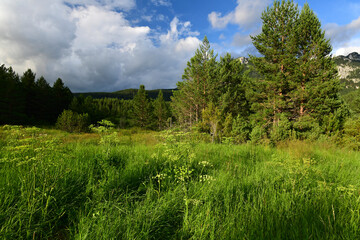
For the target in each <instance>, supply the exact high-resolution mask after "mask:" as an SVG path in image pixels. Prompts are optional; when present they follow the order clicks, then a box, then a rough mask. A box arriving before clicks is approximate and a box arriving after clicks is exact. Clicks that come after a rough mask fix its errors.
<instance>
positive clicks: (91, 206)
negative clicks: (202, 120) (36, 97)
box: [0, 126, 360, 239]
mask: <svg viewBox="0 0 360 240" xmlns="http://www.w3.org/2000/svg"><path fill="white" fill-rule="evenodd" d="M153 135H154V133H153V132H142V131H140V130H128V131H121V132H119V133H117V134H116V135H107V136H102V137H101V136H98V135H95V134H86V135H76V134H67V133H63V132H60V131H56V130H43V129H36V128H20V127H14V126H5V127H2V128H1V129H0V238H1V239H359V238H360V155H359V153H358V152H353V151H348V150H342V149H337V148H336V147H334V146H332V145H329V144H327V143H310V142H309V143H307V142H289V143H286V144H283V145H281V146H278V148H271V147H265V146H252V145H240V146H236V145H220V144H209V143H197V142H193V141H191V138H190V137H189V136H188V135H187V134H181V133H180V134H175V135H172V134H169V133H167V134H166V133H164V134H163V137H159V136H158V137H154V136H153ZM141 136H143V137H141ZM101 139H103V140H101ZM104 139H105V140H104Z"/></svg>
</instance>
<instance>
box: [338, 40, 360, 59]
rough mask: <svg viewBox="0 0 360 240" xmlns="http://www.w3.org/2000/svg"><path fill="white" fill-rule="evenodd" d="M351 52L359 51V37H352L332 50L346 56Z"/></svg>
mask: <svg viewBox="0 0 360 240" xmlns="http://www.w3.org/2000/svg"><path fill="white" fill-rule="evenodd" d="M352 52H358V53H360V38H353V39H351V40H349V42H347V43H345V44H343V46H341V47H338V48H336V49H335V51H334V55H335V56H338V55H343V56H347V55H348V54H349V53H352Z"/></svg>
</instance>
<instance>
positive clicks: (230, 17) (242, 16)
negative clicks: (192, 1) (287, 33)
mask: <svg viewBox="0 0 360 240" xmlns="http://www.w3.org/2000/svg"><path fill="white" fill-rule="evenodd" d="M269 3H270V1H269V0H237V4H238V5H237V6H236V8H235V10H233V11H231V12H230V13H228V14H226V15H224V16H222V14H221V13H219V12H211V13H210V14H209V15H208V19H209V21H210V23H211V26H212V27H213V28H225V27H226V26H227V25H228V24H230V23H231V24H237V25H239V26H240V27H241V28H244V29H252V28H254V27H257V25H258V24H259V23H260V21H261V19H260V16H261V13H262V12H263V11H264V10H265V8H266V7H267V6H268V5H269Z"/></svg>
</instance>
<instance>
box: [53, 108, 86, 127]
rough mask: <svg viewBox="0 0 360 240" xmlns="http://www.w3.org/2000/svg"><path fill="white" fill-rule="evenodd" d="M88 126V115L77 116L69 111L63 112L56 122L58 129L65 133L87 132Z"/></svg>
mask: <svg viewBox="0 0 360 240" xmlns="http://www.w3.org/2000/svg"><path fill="white" fill-rule="evenodd" d="M88 126H89V115H88V114H87V113H84V114H78V113H76V112H73V111H71V110H64V111H63V112H62V113H61V114H60V116H59V117H58V119H57V121H56V127H57V128H58V129H61V130H64V131H67V132H87V131H88V130H89V129H88Z"/></svg>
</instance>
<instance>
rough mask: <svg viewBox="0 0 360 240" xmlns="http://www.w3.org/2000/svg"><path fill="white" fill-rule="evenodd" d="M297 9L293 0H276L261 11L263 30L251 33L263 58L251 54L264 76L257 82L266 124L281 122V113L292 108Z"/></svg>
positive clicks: (257, 109)
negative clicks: (254, 34) (291, 96)
mask: <svg viewBox="0 0 360 240" xmlns="http://www.w3.org/2000/svg"><path fill="white" fill-rule="evenodd" d="M298 15H299V14H298V8H297V5H295V4H294V3H293V2H292V1H283V2H280V1H274V4H273V6H272V7H271V8H269V7H268V8H267V10H266V11H265V12H263V14H262V17H261V19H262V21H263V25H262V32H261V33H260V34H259V35H257V36H252V37H251V38H252V41H253V44H254V46H255V47H256V49H257V50H258V51H259V53H260V54H261V55H263V57H254V56H251V62H253V64H254V66H255V68H256V70H257V71H258V72H259V73H260V74H261V75H262V76H263V79H262V80H261V81H259V82H257V84H256V88H257V89H256V91H255V92H256V93H257V98H258V101H257V104H254V105H253V111H255V112H258V115H260V116H259V117H260V119H262V120H264V119H265V123H264V124H265V125H267V126H269V125H271V124H272V125H278V123H279V120H280V116H281V115H282V114H284V113H285V114H286V113H288V110H289V108H292V107H293V106H292V103H291V101H290V96H289V93H290V92H291V91H292V88H293V87H294V86H293V84H292V81H293V79H294V77H295V75H294V70H295V64H296V53H297V51H296V50H297V48H296V41H295V40H296V37H297V36H296V34H295V31H294V29H295V28H296V26H297V19H298Z"/></svg>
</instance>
